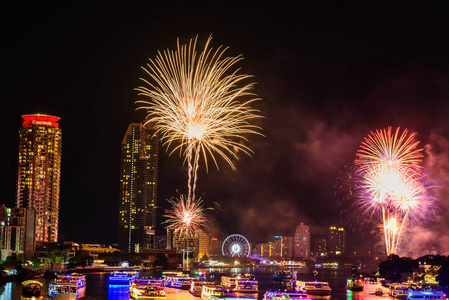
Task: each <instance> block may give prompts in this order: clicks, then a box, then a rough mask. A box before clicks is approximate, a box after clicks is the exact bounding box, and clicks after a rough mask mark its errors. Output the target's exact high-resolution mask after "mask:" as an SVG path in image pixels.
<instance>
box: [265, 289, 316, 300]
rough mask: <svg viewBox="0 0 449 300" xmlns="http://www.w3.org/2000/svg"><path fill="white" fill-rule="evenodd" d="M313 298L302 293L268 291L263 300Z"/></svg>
mask: <svg viewBox="0 0 449 300" xmlns="http://www.w3.org/2000/svg"><path fill="white" fill-rule="evenodd" d="M310 298H311V296H309V295H307V294H304V293H301V292H290V291H272V290H268V291H266V292H265V294H264V295H263V300H275V299H294V300H299V299H310Z"/></svg>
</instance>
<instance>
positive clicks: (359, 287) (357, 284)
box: [346, 278, 363, 292]
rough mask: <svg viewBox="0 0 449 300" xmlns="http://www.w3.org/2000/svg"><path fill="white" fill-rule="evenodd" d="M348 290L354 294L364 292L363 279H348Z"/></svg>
mask: <svg viewBox="0 0 449 300" xmlns="http://www.w3.org/2000/svg"><path fill="white" fill-rule="evenodd" d="M346 289H347V290H350V291H353V292H361V291H363V279H362V278H359V279H348V280H347V281H346Z"/></svg>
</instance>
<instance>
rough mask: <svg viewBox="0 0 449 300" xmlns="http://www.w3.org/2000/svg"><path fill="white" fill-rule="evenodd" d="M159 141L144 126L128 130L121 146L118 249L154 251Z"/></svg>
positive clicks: (152, 131)
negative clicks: (149, 249) (146, 249)
mask: <svg viewBox="0 0 449 300" xmlns="http://www.w3.org/2000/svg"><path fill="white" fill-rule="evenodd" d="M158 152H159V139H158V137H157V136H156V135H155V130H154V129H153V128H152V127H151V126H149V125H147V126H145V125H143V124H141V123H132V124H130V125H129V126H128V129H127V131H126V134H125V136H124V138H123V141H122V144H121V157H120V199H119V230H118V244H119V245H118V246H119V248H120V250H122V251H125V252H129V253H138V252H139V250H140V248H154V235H155V230H156V204H157V173H158Z"/></svg>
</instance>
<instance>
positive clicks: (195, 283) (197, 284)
mask: <svg viewBox="0 0 449 300" xmlns="http://www.w3.org/2000/svg"><path fill="white" fill-rule="evenodd" d="M203 285H214V282H213V281H207V280H192V281H191V282H190V288H189V292H190V294H192V295H193V296H195V297H201V293H202V292H203Z"/></svg>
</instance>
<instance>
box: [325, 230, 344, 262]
mask: <svg viewBox="0 0 449 300" xmlns="http://www.w3.org/2000/svg"><path fill="white" fill-rule="evenodd" d="M345 238H346V234H345V229H344V228H343V227H339V228H337V227H335V226H331V227H330V228H329V237H328V239H327V252H328V254H329V255H330V256H334V255H337V256H338V255H345Z"/></svg>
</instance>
